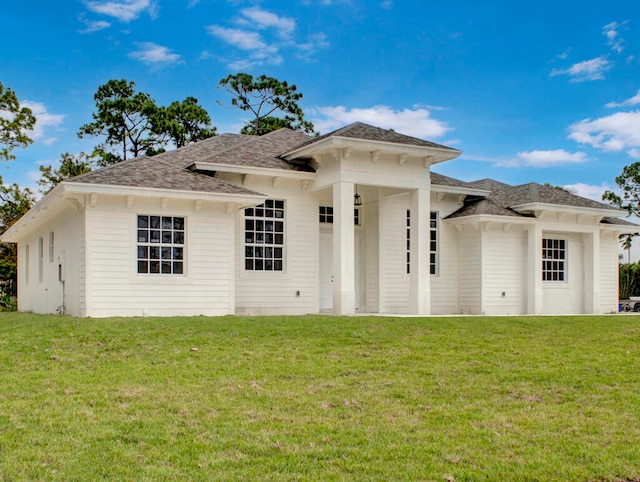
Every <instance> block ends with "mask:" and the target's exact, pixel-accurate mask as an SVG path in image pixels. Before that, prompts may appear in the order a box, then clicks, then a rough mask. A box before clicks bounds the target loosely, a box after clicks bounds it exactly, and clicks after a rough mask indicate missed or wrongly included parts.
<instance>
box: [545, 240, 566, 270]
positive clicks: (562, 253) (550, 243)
mask: <svg viewBox="0 0 640 482" xmlns="http://www.w3.org/2000/svg"><path fill="white" fill-rule="evenodd" d="M566 261H567V242H566V240H564V239H547V238H545V239H543V240H542V280H543V281H566V279H567V271H566V269H567V262H566Z"/></svg>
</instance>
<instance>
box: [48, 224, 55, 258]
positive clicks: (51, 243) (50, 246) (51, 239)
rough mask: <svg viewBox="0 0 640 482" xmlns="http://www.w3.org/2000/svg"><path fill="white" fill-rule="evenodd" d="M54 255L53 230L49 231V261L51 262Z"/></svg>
mask: <svg viewBox="0 0 640 482" xmlns="http://www.w3.org/2000/svg"><path fill="white" fill-rule="evenodd" d="M53 255H54V234H53V231H50V232H49V263H53Z"/></svg>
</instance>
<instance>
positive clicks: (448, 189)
mask: <svg viewBox="0 0 640 482" xmlns="http://www.w3.org/2000/svg"><path fill="white" fill-rule="evenodd" d="M431 190H432V191H433V192H442V193H445V194H464V195H466V196H480V197H487V196H488V195H489V194H490V193H491V191H487V190H485V189H475V188H470V187H461V186H444V185H442V184H431Z"/></svg>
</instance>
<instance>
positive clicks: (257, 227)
mask: <svg viewBox="0 0 640 482" xmlns="http://www.w3.org/2000/svg"><path fill="white" fill-rule="evenodd" d="M284 215H285V206H284V201H283V200H278V199H267V200H266V201H265V202H264V203H262V204H260V205H259V206H255V207H253V208H247V209H245V210H244V268H245V270H247V271H282V270H283V268H284Z"/></svg>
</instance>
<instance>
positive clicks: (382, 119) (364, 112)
mask: <svg viewBox="0 0 640 482" xmlns="http://www.w3.org/2000/svg"><path fill="white" fill-rule="evenodd" d="M309 113H310V114H311V115H310V117H311V118H312V121H313V125H314V126H315V128H316V130H318V131H319V132H321V133H325V134H326V133H327V132H330V131H332V130H335V129H338V128H340V127H343V126H345V125H347V124H351V123H353V122H365V123H367V124H371V125H374V126H378V127H382V128H384V129H394V130H396V131H397V132H400V133H402V134H406V135H409V136H414V137H419V138H422V139H435V138H438V137H441V136H443V135H444V134H446V133H447V132H449V131H451V130H452V129H451V127H449V126H448V125H447V123H446V122H445V121H440V120H437V119H433V118H432V117H431V113H430V112H429V111H428V110H427V109H424V108H418V109H414V110H411V109H404V110H402V111H396V110H393V109H392V108H391V107H387V106H384V105H378V106H374V107H369V108H364V109H357V108H356V109H350V110H348V109H347V108H345V107H344V106H335V107H318V108H316V109H311V110H309ZM314 114H315V117H313V115H314Z"/></svg>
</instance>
